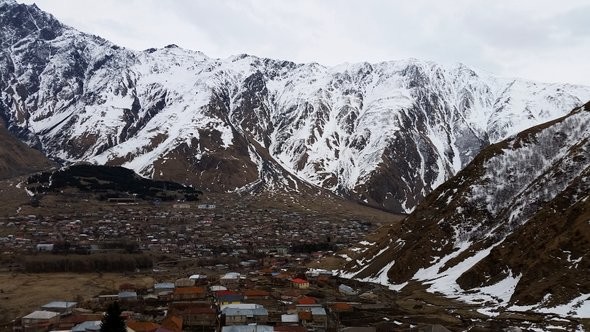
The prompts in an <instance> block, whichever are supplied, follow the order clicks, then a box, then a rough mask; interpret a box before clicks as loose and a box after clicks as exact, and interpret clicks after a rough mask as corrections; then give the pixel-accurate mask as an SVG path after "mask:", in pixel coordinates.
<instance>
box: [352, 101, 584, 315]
mask: <svg viewBox="0 0 590 332" xmlns="http://www.w3.org/2000/svg"><path fill="white" fill-rule="evenodd" d="M589 123H590V103H587V104H585V105H584V106H582V107H579V108H577V109H575V110H573V111H572V112H571V113H569V114H568V115H566V116H564V117H561V118H558V119H555V120H553V121H550V122H547V123H544V124H541V125H538V126H535V127H533V128H530V129H527V130H525V131H523V132H521V133H519V134H517V135H515V136H513V137H511V138H508V139H507V140H504V141H501V142H499V143H496V144H494V145H491V146H489V147H487V148H485V149H484V150H483V151H482V152H481V153H480V154H479V155H478V156H477V157H476V158H475V159H474V160H473V161H472V162H471V163H470V164H469V165H468V166H467V167H466V168H464V169H463V170H462V171H460V172H459V173H458V174H457V175H456V176H455V177H453V178H451V179H450V180H449V181H448V182H446V183H445V184H444V185H442V186H440V187H439V188H437V189H436V190H435V191H434V192H432V193H431V194H430V195H428V196H427V197H426V199H425V200H424V201H423V202H422V203H421V205H419V206H418V208H417V209H416V210H415V211H414V213H413V214H411V215H410V216H409V217H408V218H407V219H406V220H404V222H402V224H401V226H399V228H392V229H391V230H390V231H389V233H388V235H387V236H385V237H384V238H383V239H381V240H380V241H378V242H377V243H374V244H373V245H371V246H365V247H363V248H358V249H356V251H357V252H361V254H360V255H358V257H353V259H352V260H351V262H350V263H348V266H347V267H346V268H345V271H346V274H345V275H347V276H349V277H354V278H360V279H366V280H374V281H378V282H381V283H384V284H388V285H390V287H393V288H396V287H397V288H401V287H404V286H405V285H406V284H407V282H410V281H418V282H421V283H423V284H425V285H427V286H428V287H429V291H431V292H440V293H443V294H445V295H447V296H452V297H458V298H460V299H462V300H463V301H466V302H469V303H480V304H482V309H480V310H481V311H482V312H484V313H486V314H488V315H492V316H494V315H498V314H500V313H502V312H504V311H526V310H533V311H538V312H547V313H557V314H561V315H573V316H578V317H586V316H587V315H588V314H589V312H588V311H587V309H585V308H587V307H588V305H589V303H590V300H589V299H590V285H589V284H588V283H587V282H586V279H585V278H584V275H585V274H587V272H588V270H590V257H589V256H588V254H587V253H588V247H589V246H590V237H589V234H590V224H589V223H588V220H589V218H590V213H589V211H590V200H588V198H589V197H590V191H589V190H588V188H589V186H588V184H589V183H588V181H590V164H589V162H590V154H589V152H590V145H589V143H590V140H589V139H590V131H589V129H588V128H590V126H589Z"/></svg>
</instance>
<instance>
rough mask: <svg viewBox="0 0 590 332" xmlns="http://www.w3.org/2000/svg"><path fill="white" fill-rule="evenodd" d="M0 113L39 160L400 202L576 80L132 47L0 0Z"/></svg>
mask: <svg viewBox="0 0 590 332" xmlns="http://www.w3.org/2000/svg"><path fill="white" fill-rule="evenodd" d="M0 91H1V96H0V114H1V115H2V117H4V118H5V120H6V122H7V123H8V126H9V129H10V130H11V132H13V133H15V134H17V135H18V136H19V137H20V138H21V139H22V140H23V141H26V142H27V143H28V144H29V145H31V146H35V147H37V148H39V149H40V150H42V151H43V152H44V153H45V154H46V155H48V156H49V157H51V158H53V159H56V160H60V161H62V162H66V163H69V162H75V161H80V160H85V161H91V162H95V163H99V164H110V165H122V166H125V167H128V168H132V169H133V170H135V171H136V172H138V173H140V174H143V175H145V176H150V177H153V178H156V179H168V180H174V181H178V182H182V183H191V184H195V185H196V186H198V187H200V188H203V189H205V190H207V189H208V190H254V189H267V190H268V189H272V188H282V189H283V190H298V189H299V190H301V188H302V187H306V188H312V189H313V188H315V187H322V188H325V189H328V190H331V191H333V192H335V193H338V194H340V195H343V196H347V197H351V198H354V199H358V200H361V201H365V202H367V203H369V204H373V205H377V206H381V207H385V208H387V209H391V210H393V211H398V212H408V211H411V210H412V209H413V208H414V207H415V206H416V205H417V204H418V203H419V202H420V201H421V200H422V199H423V197H424V196H425V195H427V194H428V193H429V192H431V191H432V190H433V189H434V188H436V187H437V186H438V185H440V184H442V183H443V182H444V181H445V180H447V179H448V178H450V177H451V176H453V175H454V174H456V173H457V172H458V171H459V170H461V169H462V168H463V167H464V166H465V165H466V164H467V163H469V162H470V161H471V160H472V158H473V157H474V156H475V155H476V154H477V153H478V152H479V151H480V150H481V149H482V148H484V147H486V146H488V145H489V144H490V143H494V142H497V141H500V140H502V139H504V138H506V137H509V136H510V135H513V134H515V133H517V132H519V131H521V130H523V129H525V128H528V127H530V126H533V125H536V124H538V123H542V122H545V121H548V120H551V119H555V118H557V117H559V116H561V115H563V114H564V110H568V109H572V108H573V107H576V106H579V105H581V104H582V103H583V102H585V101H587V100H590V88H589V87H583V86H573V85H567V84H543V83H535V82H529V81H524V80H519V79H505V78H498V77H494V76H492V75H489V74H486V73H479V72H476V71H474V70H472V69H469V68H467V67H465V66H463V65H456V66H441V65H438V64H436V63H432V62H426V61H419V60H415V59H408V60H402V61H391V62H382V63H376V64H369V63H359V64H347V65H341V66H336V67H326V66H322V65H319V64H315V63H311V64H296V63H293V62H289V61H280V60H272V59H264V58H258V57H254V56H249V55H239V56H232V57H230V58H227V59H213V58H209V57H207V56H206V55H204V54H203V53H200V52H196V51H189V50H184V49H181V48H179V47H176V46H174V45H170V46H168V47H165V48H162V49H149V50H145V51H141V52H136V51H132V50H128V49H124V48H121V47H118V46H116V45H113V44H112V43H110V42H108V41H106V40H104V39H102V38H100V37H97V36H92V35H88V34H84V33H82V32H79V31H76V30H74V29H72V28H70V27H67V26H64V25H63V24H61V23H60V22H58V21H57V20H56V19H54V18H53V17H52V16H51V15H49V14H46V13H44V12H43V11H41V10H40V9H38V8H37V7H36V6H34V5H33V6H26V5H23V4H18V3H16V2H14V1H13V0H0Z"/></svg>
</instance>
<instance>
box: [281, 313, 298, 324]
mask: <svg viewBox="0 0 590 332" xmlns="http://www.w3.org/2000/svg"><path fill="white" fill-rule="evenodd" d="M281 324H285V325H297V324H299V315H297V314H282V315H281Z"/></svg>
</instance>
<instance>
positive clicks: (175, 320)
mask: <svg viewBox="0 0 590 332" xmlns="http://www.w3.org/2000/svg"><path fill="white" fill-rule="evenodd" d="M182 323H183V319H182V317H181V316H174V315H173V316H167V317H166V318H164V320H163V321H162V322H161V325H162V327H163V328H165V329H166V330H168V331H171V332H182Z"/></svg>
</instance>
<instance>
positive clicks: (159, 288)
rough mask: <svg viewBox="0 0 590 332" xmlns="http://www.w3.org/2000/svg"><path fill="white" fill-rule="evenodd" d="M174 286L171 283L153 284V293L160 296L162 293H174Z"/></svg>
mask: <svg viewBox="0 0 590 332" xmlns="http://www.w3.org/2000/svg"><path fill="white" fill-rule="evenodd" d="M175 288H176V287H175V285H174V284H173V283H171V282H159V283H156V284H154V293H155V294H156V295H160V294H162V293H171V292H174V289H175Z"/></svg>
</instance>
